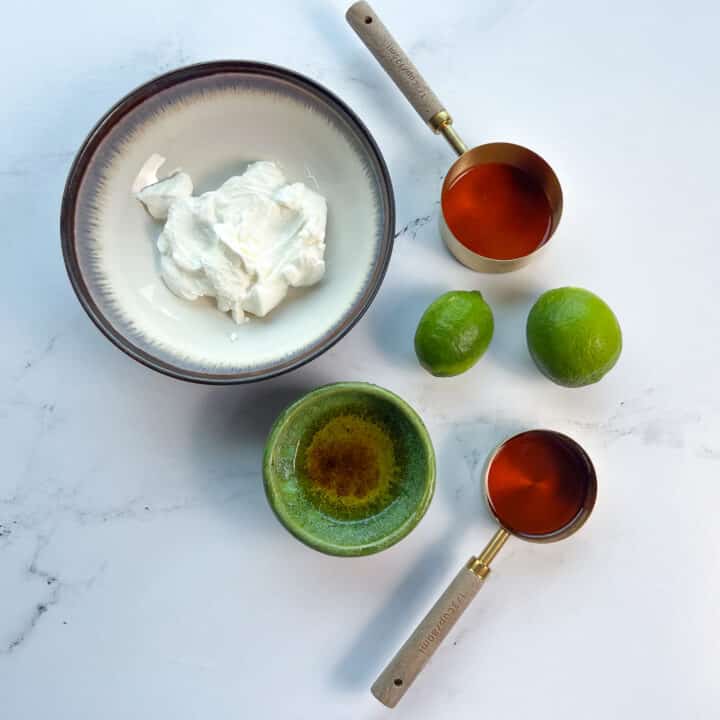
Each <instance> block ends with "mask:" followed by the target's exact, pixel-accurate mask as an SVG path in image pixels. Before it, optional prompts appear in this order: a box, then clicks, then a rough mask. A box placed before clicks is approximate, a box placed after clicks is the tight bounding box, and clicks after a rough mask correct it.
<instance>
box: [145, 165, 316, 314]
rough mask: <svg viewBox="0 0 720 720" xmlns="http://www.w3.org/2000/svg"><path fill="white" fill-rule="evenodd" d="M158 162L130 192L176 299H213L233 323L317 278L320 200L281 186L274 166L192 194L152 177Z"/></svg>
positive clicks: (183, 177)
mask: <svg viewBox="0 0 720 720" xmlns="http://www.w3.org/2000/svg"><path fill="white" fill-rule="evenodd" d="M164 162H165V158H163V157H162V156H160V155H152V156H151V157H150V158H149V159H148V160H147V162H146V163H145V165H144V166H143V168H142V169H141V170H140V172H139V174H138V176H137V178H136V179H135V182H134V183H133V188H132V189H133V192H134V193H135V196H136V197H137V199H138V200H139V201H140V202H141V203H142V204H143V205H144V206H145V208H146V209H147V211H148V212H149V213H150V215H152V217H153V218H155V219H156V220H164V221H165V225H164V227H163V230H162V232H161V233H160V236H159V237H158V239H157V247H158V250H159V251H160V272H161V275H162V278H163V280H164V281H165V284H166V285H167V287H168V288H169V289H170V290H171V291H172V292H173V293H175V295H177V296H178V297H181V298H184V299H186V300H196V299H197V298H199V297H203V296H209V297H214V298H215V299H216V301H217V307H218V310H220V311H222V312H228V311H229V312H230V313H231V315H232V318H233V320H234V321H235V322H236V323H242V322H244V321H245V320H247V319H248V318H247V315H246V313H251V314H252V315H256V316H258V317H264V316H265V315H267V314H268V313H269V312H270V311H271V310H272V309H273V308H275V307H277V306H278V305H279V304H280V303H281V302H282V301H283V299H284V298H285V296H286V295H287V292H288V288H289V287H306V286H309V285H314V284H316V283H317V282H319V281H320V279H321V278H322V277H323V275H324V274H325V260H324V254H325V225H326V222H327V204H326V201H325V198H324V197H323V196H322V195H320V194H318V193H317V192H315V191H313V190H311V189H310V188H308V187H307V186H305V185H303V184H302V183H292V184H288V182H287V180H286V178H285V176H284V175H283V173H282V171H281V170H280V168H279V167H278V165H277V164H276V163H274V162H269V161H261V162H255V163H252V164H251V165H249V166H248V168H247V170H245V172H244V173H243V174H242V175H238V176H234V177H231V178H229V179H228V180H226V181H225V182H224V183H223V184H222V185H221V186H220V187H219V188H218V189H217V190H214V191H211V192H206V193H203V194H202V195H199V196H194V195H193V182H192V179H191V178H190V176H189V175H188V174H187V173H185V172H183V171H182V170H175V171H173V172H172V173H171V174H170V175H169V176H168V177H166V178H164V179H162V180H161V179H158V176H157V173H158V170H159V169H160V167H161V166H162V164H163V163H164Z"/></svg>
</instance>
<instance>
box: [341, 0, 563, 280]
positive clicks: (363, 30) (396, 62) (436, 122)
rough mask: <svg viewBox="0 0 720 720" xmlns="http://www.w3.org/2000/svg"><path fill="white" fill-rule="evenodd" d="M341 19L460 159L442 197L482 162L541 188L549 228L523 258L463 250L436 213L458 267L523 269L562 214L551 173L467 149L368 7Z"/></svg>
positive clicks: (536, 163)
mask: <svg viewBox="0 0 720 720" xmlns="http://www.w3.org/2000/svg"><path fill="white" fill-rule="evenodd" d="M345 17H346V19H347V21H348V23H349V24H350V26H351V27H352V29H353V30H354V31H355V32H356V33H357V35H358V37H359V38H360V39H361V40H362V41H363V43H365V45H366V46H367V48H368V50H370V52H371V53H372V54H373V55H374V56H375V59H376V60H377V61H378V62H379V63H380V65H382V67H383V68H384V69H385V72H387V74H388V75H389V76H390V77H391V79H392V80H393V81H394V82H395V84H396V85H397V86H398V88H399V89H400V90H401V91H402V93H403V95H405V97H406V98H407V99H408V101H409V102H410V104H411V105H412V106H413V107H414V108H415V110H416V111H417V113H418V115H420V117H421V118H422V119H423V120H424V121H425V122H426V123H427V124H428V125H429V126H430V127H431V128H432V130H433V132H435V133H442V135H443V136H444V137H445V139H446V140H447V141H448V142H449V143H450V145H451V146H452V148H453V150H455V152H456V153H457V154H458V155H459V156H460V157H459V158H458V159H457V160H456V161H455V162H454V163H453V165H452V166H451V167H450V170H448V173H447V175H446V176H445V181H444V183H443V187H442V193H441V197H444V196H445V193H446V191H447V190H448V189H449V188H450V186H451V185H452V184H453V183H454V182H455V180H456V179H457V178H458V177H459V176H460V175H462V174H463V173H464V172H466V171H467V170H469V169H470V168H473V167H475V166H477V165H483V164H487V163H500V164H503V165H509V166H511V167H514V168H517V169H519V170H522V171H523V172H525V173H526V174H527V175H529V176H530V178H531V179H532V180H533V181H534V182H535V183H537V185H539V186H540V187H541V188H542V190H543V191H544V193H545V197H546V198H547V201H548V204H549V206H550V213H551V219H550V227H549V230H548V232H547V235H546V237H545V240H544V242H543V243H542V244H541V245H540V246H539V247H537V248H536V249H535V250H533V251H532V252H530V253H528V254H527V255H522V256H520V257H513V258H511V259H508V260H498V259H496V258H491V257H486V256H485V255H481V254H479V253H477V252H474V251H473V250H471V249H470V248H468V247H467V246H466V245H464V244H463V243H461V242H460V240H459V239H458V238H457V237H456V236H455V235H454V234H453V232H452V231H451V230H450V228H449V227H448V224H447V222H446V219H445V216H444V211H443V210H442V209H441V212H440V234H441V235H442V238H443V240H444V241H445V244H446V245H447V247H448V249H449V250H450V252H451V253H452V254H453V255H454V256H455V257H456V258H457V259H458V260H459V261H460V262H461V263H462V264H463V265H466V266H467V267H469V268H471V269H472V270H477V271H479V272H488V273H503V272H510V271H511V270H517V269H518V268H520V267H523V266H524V265H527V263H529V262H530V261H531V260H532V259H533V258H534V257H535V256H536V255H538V254H539V253H540V252H541V251H542V250H543V249H544V248H545V247H546V246H547V244H548V243H549V241H550V238H551V237H552V236H553V233H554V232H555V230H556V228H557V226H558V223H559V222H560V216H561V215H562V205H563V199H562V190H561V188H560V182H559V181H558V179H557V176H556V175H555V173H554V172H553V169H552V168H551V167H550V165H548V164H547V163H546V162H545V160H543V159H542V158H541V157H540V156H539V155H538V154H536V153H534V152H533V151H532V150H528V149H527V148H525V147H522V146H521V145H514V144H512V143H504V142H499V143H488V144H485V145H478V146H477V147H474V148H472V149H471V150H468V149H467V147H466V145H465V143H464V142H463V141H462V140H461V139H460V136H459V135H458V134H457V132H456V131H455V128H454V127H453V121H452V117H450V113H448V111H447V110H446V109H445V107H444V106H443V104H442V103H441V102H440V100H438V98H437V96H436V95H435V93H434V92H433V91H432V90H431V89H430V87H429V86H428V84H427V83H426V82H425V80H424V79H423V77H422V75H420V73H419V72H418V70H417V68H416V67H415V65H413V63H412V61H411V60H410V58H408V56H407V55H406V54H405V53H404V52H403V50H402V48H401V47H400V46H399V45H398V44H397V42H396V41H395V38H393V36H392V35H391V34H390V32H389V31H388V29H387V28H386V27H385V25H383V23H382V21H381V20H380V18H379V17H378V15H377V13H376V12H375V11H374V10H373V9H372V8H371V7H370V5H369V4H368V3H366V2H356V3H354V4H353V5H351V6H350V8H349V9H348V11H347V13H346V15H345Z"/></svg>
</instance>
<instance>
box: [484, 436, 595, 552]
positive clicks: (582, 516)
mask: <svg viewBox="0 0 720 720" xmlns="http://www.w3.org/2000/svg"><path fill="white" fill-rule="evenodd" d="M531 433H541V434H544V435H552V436H554V437H556V438H559V439H560V440H562V441H563V443H564V444H565V445H566V446H568V447H569V448H570V449H571V450H572V451H573V453H574V454H575V455H576V456H577V457H578V458H579V459H580V460H582V462H583V465H584V467H585V470H586V480H587V491H586V493H585V500H584V501H583V505H582V507H581V508H580V509H579V510H578V512H577V514H576V515H575V517H573V518H572V520H570V522H568V523H567V524H566V525H565V526H564V527H561V528H560V529H559V530H555V531H554V532H551V533H546V534H544V535H532V534H529V533H523V532H519V531H517V530H512V529H511V528H509V527H507V526H506V525H505V524H504V523H503V522H502V521H501V520H500V518H499V517H498V515H497V513H496V512H495V509H494V508H493V506H492V503H491V501H490V493H489V491H488V479H489V476H490V467H491V465H492V463H493V461H494V460H495V458H496V457H497V456H498V454H499V453H500V451H501V450H502V449H503V448H504V447H505V446H506V445H507V444H508V443H509V442H511V441H512V440H515V439H516V438H519V437H521V436H523V435H528V434H531ZM483 496H484V499H485V504H486V505H487V507H488V510H489V511H490V514H491V515H492V516H493V517H494V518H495V520H496V521H497V523H498V524H499V525H500V527H501V528H503V529H504V530H505V531H506V532H508V533H510V535H513V536H514V537H517V538H520V539H521V540H527V541H528V542H535V543H550V542H557V541H558V540H564V539H565V538H566V537H569V536H570V535H573V534H574V533H576V532H577V531H578V530H579V529H580V528H581V527H582V526H583V525H584V524H585V523H586V522H587V519H588V518H589V517H590V514H591V513H592V511H593V508H594V507H595V501H596V500H597V473H596V472H595V466H594V465H593V462H592V460H591V459H590V456H589V455H588V454H587V452H586V450H585V448H583V447H582V445H580V443H578V442H577V440H574V439H573V438H571V437H570V436H569V435H566V434H565V433H561V432H558V431H557V430H549V429H547V428H533V429H530V430H523V431H522V432H519V433H516V434H515V435H511V436H510V437H508V438H505V440H503V441H502V442H501V443H499V444H498V445H497V446H496V447H495V449H494V450H493V451H492V452H491V453H490V454H489V455H488V457H487V459H486V460H485V467H484V471H483Z"/></svg>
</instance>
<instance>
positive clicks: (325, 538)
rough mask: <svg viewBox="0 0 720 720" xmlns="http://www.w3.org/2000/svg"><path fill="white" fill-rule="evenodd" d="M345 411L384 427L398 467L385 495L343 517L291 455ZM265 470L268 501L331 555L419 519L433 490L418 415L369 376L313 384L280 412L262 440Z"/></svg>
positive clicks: (359, 551)
mask: <svg viewBox="0 0 720 720" xmlns="http://www.w3.org/2000/svg"><path fill="white" fill-rule="evenodd" d="M348 412H349V413H351V414H357V415H362V416H365V417H369V418H372V419H373V420H375V421H377V422H379V423H381V424H382V426H383V427H385V428H387V429H388V430H389V434H390V435H391V437H392V440H393V443H394V445H395V455H396V460H397V463H398V465H399V467H400V473H399V478H398V481H397V483H395V485H394V487H393V492H392V497H391V498H389V499H388V501H387V502H386V503H383V505H382V506H378V505H377V504H375V505H370V506H368V507H367V509H366V512H364V513H363V512H358V511H357V510H355V511H354V512H353V513H352V514H349V515H348V516H347V517H342V516H341V515H340V514H338V513H337V512H333V511H331V510H330V509H329V508H327V507H324V506H323V503H322V501H320V500H319V499H318V497H317V494H316V493H313V492H311V491H310V489H309V488H308V487H307V484H306V482H304V480H303V477H302V473H301V472H299V469H298V468H297V463H298V456H299V455H300V454H301V453H302V448H303V447H304V446H306V445H307V443H308V442H309V439H310V438H311V437H312V435H313V434H314V432H315V431H316V429H317V428H318V427H320V426H321V425H322V424H323V423H324V422H327V420H328V419H329V418H331V417H333V416H336V415H339V414H342V413H348ZM263 477H264V479H265V492H266V494H267V497H268V501H269V502H270V506H271V507H272V509H273V510H274V511H275V514H276V515H277V517H278V519H279V520H280V522H281V523H282V524H283V525H284V526H285V527H286V528H287V529H288V530H289V531H290V532H291V533H292V534H293V535H294V536H295V537H296V538H298V540H301V541H302V542H304V543H305V544H306V545H309V546H310V547H312V548H315V549H316V550H320V551H321V552H324V553H328V554H329V555H342V556H350V555H370V554H372V553H375V552H379V551H380V550H384V549H385V548H388V547H390V546H391V545H394V544H395V543H396V542H398V541H399V540H402V538H404V537H405V536H406V535H407V534H408V533H409V532H410V531H411V530H412V529H413V528H414V527H415V526H416V525H417V524H418V522H420V520H421V518H422V517H423V515H424V514H425V511H426V510H427V508H428V505H429V504H430V500H431V499H432V496H433V492H434V490H435V453H434V451H433V446H432V442H431V440H430V436H429V435H428V432H427V429H426V428H425V426H424V425H423V422H422V420H420V418H419V417H418V415H417V413H416V412H415V411H414V410H413V409H412V408H411V407H410V406H409V405H408V404H407V403H406V402H405V401H404V400H402V399H400V398H399V397H398V396H397V395H395V394H393V393H391V392H390V391H389V390H385V389H383V388H381V387H378V386H376V385H370V384H367V383H336V384H334V385H326V386H324V387H321V388H318V389H317V390H313V391H312V392H310V393H308V394H307V395H305V396H304V397H302V398H301V399H300V400H298V401H297V402H295V403H293V404H292V405H291V406H290V407H289V408H287V409H286V410H285V411H284V412H283V413H282V414H281V415H280V417H278V419H277V420H276V421H275V424H274V425H273V427H272V430H271V431H270V435H269V437H268V440H267V443H266V445H265V457H264V461H263Z"/></svg>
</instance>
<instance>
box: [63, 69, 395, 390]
mask: <svg viewBox="0 0 720 720" xmlns="http://www.w3.org/2000/svg"><path fill="white" fill-rule="evenodd" d="M232 73H238V74H242V75H260V76H262V77H270V78H278V79H281V80H284V81H286V82H291V83H293V84H295V85H299V86H301V87H304V88H305V89H308V90H310V91H311V92H314V93H316V94H317V95H319V96H321V97H322V98H323V99H324V100H325V101H327V102H328V104H330V105H331V106H332V107H333V108H334V109H335V110H336V111H337V112H339V113H340V114H341V115H343V116H344V117H345V119H346V120H347V121H348V123H349V125H350V126H351V127H353V128H354V130H355V132H356V133H357V135H358V137H359V138H360V139H362V140H363V141H364V144H365V145H366V146H367V148H368V151H369V156H370V157H371V158H372V160H373V161H374V162H375V164H376V166H377V170H378V171H379V175H380V178H381V182H380V186H379V190H380V192H381V193H382V195H383V198H384V201H385V205H386V209H387V212H386V214H385V223H384V227H383V235H382V239H381V247H380V251H379V253H378V257H377V260H376V262H375V266H374V268H373V272H372V275H371V277H370V279H369V280H368V283H367V287H366V288H365V291H364V292H363V294H362V295H361V296H360V297H359V298H358V299H357V300H356V301H355V303H354V305H353V308H352V309H351V310H350V311H349V316H348V317H347V318H346V319H345V320H344V321H343V322H342V323H341V324H340V325H339V326H337V327H336V328H335V329H334V330H333V331H332V332H331V333H330V334H329V335H328V334H326V335H325V336H323V337H322V338H320V339H319V340H318V341H316V342H315V343H313V344H312V345H311V346H309V347H308V348H307V349H306V350H305V351H304V352H303V353H302V354H300V355H299V356H297V357H293V358H290V359H288V360H283V361H280V362H277V363H275V364H273V365H272V366H270V367H266V368H261V369H258V370H253V369H249V370H246V371H242V372H231V373H205V372H200V371H196V370H186V369H183V368H180V367H178V366H176V365H173V364H172V363H170V362H165V361H164V360H161V359H159V358H157V357H155V356H154V355H152V354H151V353H149V352H147V351H145V350H143V349H141V348H139V347H137V346H136V345H134V344H133V343H132V342H130V340H128V339H127V338H126V337H125V336H124V335H123V334H122V333H121V332H119V331H118V330H116V329H115V328H114V327H113V326H112V324H111V323H110V322H109V321H108V319H107V318H106V317H105V315H104V314H103V313H102V311H101V310H100V308H99V307H98V306H97V304H96V303H95V301H94V300H93V298H92V297H91V294H90V292H89V290H88V287H87V285H86V283H85V279H84V277H83V274H82V272H81V270H80V266H79V263H78V256H77V252H76V238H75V211H76V205H77V200H78V192H79V190H80V185H81V183H82V179H83V177H84V175H85V173H86V171H87V169H88V166H89V164H90V162H91V160H92V158H93V156H94V154H95V152H96V151H97V149H98V147H99V145H100V144H101V143H102V141H103V140H104V139H105V138H106V137H107V135H108V133H109V132H110V131H111V130H112V128H113V127H114V126H115V125H116V124H117V123H118V122H119V121H120V120H121V119H122V118H123V117H125V116H126V115H127V114H128V113H129V112H131V111H132V110H133V109H134V108H136V107H137V106H138V105H140V104H141V103H143V102H145V101H146V100H148V98H151V97H153V96H154V95H156V94H157V93H159V92H161V91H163V90H167V89H168V88H170V87H173V86H175V85H178V84H180V83H183V82H186V81H188V80H194V79H197V78H201V77H207V76H210V75H217V74H232ZM394 232H395V197H394V194H393V189H392V181H391V179H390V173H389V171H388V169H387V165H386V164H385V160H384V159H383V156H382V153H381V152H380V148H379V147H378V145H377V143H376V142H375V140H374V138H373V136H372V135H371V134H370V131H369V130H368V129H367V127H365V125H364V123H363V122H362V120H360V118H359V117H358V116H357V115H356V114H355V113H354V112H353V111H352V110H351V109H350V108H349V107H348V106H347V105H346V104H345V103H344V102H343V101H342V100H340V98H338V97H337V96H336V95H335V94H333V93H332V92H330V91H329V90H328V89H327V88H325V87H323V86H322V85H320V84H319V83H317V82H315V81H314V80H311V79H310V78H307V77H305V76H304V75H301V74H299V73H296V72H294V71H292V70H287V69H286V68H283V67H279V66H277V65H270V64H267V63H259V62H253V61H246V60H219V61H215V62H208V63H198V64H196V65H188V66H187V67H182V68H179V69H177V70H173V71H171V72H168V73H165V74H164V75H160V76H158V77H156V78H155V79H153V80H150V81H149V82H147V83H145V84H144V85H141V86H140V87H138V88H136V89H135V90H133V91H132V92H130V93H129V94H128V95H126V96H125V97H124V98H123V99H122V100H120V101H119V102H118V103H116V104H115V105H114V106H113V107H112V108H110V110H108V112H107V113H106V114H105V115H104V116H103V117H102V118H101V119H100V120H99V122H98V123H97V124H96V125H95V127H94V128H93V129H92V130H91V131H90V134H89V135H88V136H87V138H86V139H85V141H84V142H83V144H82V146H81V147H80V150H79V151H78V153H77V155H76V157H75V160H74V161H73V164H72V167H71V168H70V173H69V175H68V178H67V181H66V183H65V190H64V192H63V198H62V209H61V212H60V235H61V239H62V251H63V258H64V260H65V268H66V269H67V273H68V276H69V277H70V282H71V284H72V287H73V290H74V291H75V294H76V295H77V297H78V300H79V301H80V304H81V305H82V306H83V308H84V309H85V312H86V313H87V314H88V315H89V317H90V319H91V320H92V321H93V322H94V323H95V325H96V326H97V327H98V328H99V330H100V331H101V332H102V333H103V334H104V335H105V337H107V338H108V340H110V341H111V342H112V343H113V344H114V345H116V346H117V347H118V348H120V349H121V350H122V351H123V352H125V353H127V354H128V355H129V356H130V357H131V358H133V359H134V360H137V361H138V362H140V363H142V364H143V365H146V366H147V367H149V368H152V369H153V370H157V371H158V372H161V373H163V374H165V375H169V376H171V377H174V378H178V379H180V380H187V381H189V382H196V383H203V384H211V385H229V384H239V383H246V382H256V381H258V380H266V379H268V378H271V377H275V376H276V375H282V374H283V373H286V372H290V371H291V370H295V369H296V368H299V367H301V366H302V365H305V364H306V363H308V362H310V361H311V360H313V359H315V358H316V357H318V356H319V355H321V354H322V353H324V352H325V351H326V350H328V349H329V348H331V347H332V346H333V345H335V343H336V342H338V341H339V340H340V339H341V338H343V337H344V336H345V335H346V334H347V333H348V332H349V331H350V329H351V328H352V327H353V326H354V325H355V323H357V322H358V320H360V318H361V317H362V316H363V315H364V314H365V312H366V311H367V309H368V308H369V307H370V304H371V303H372V301H373V300H374V298H375V295H376V294H377V292H378V290H379V288H380V285H381V284H382V281H383V278H384V277H385V273H386V271H387V266H388V263H389V262H390V256H391V254H392V249H393V236H394Z"/></svg>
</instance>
